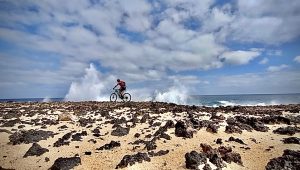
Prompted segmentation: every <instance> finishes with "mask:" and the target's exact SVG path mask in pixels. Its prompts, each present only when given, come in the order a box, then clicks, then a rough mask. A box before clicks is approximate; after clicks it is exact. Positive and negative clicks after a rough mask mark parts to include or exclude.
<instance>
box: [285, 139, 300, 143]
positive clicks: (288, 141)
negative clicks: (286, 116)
mask: <svg viewBox="0 0 300 170" xmlns="http://www.w3.org/2000/svg"><path fill="white" fill-rule="evenodd" d="M283 143H285V144H300V138H297V137H289V138H284V139H283Z"/></svg>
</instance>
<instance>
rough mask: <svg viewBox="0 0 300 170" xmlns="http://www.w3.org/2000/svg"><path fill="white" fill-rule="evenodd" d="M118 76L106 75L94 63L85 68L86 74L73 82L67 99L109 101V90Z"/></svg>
mask: <svg viewBox="0 0 300 170" xmlns="http://www.w3.org/2000/svg"><path fill="white" fill-rule="evenodd" d="M114 80H116V78H115V77H114V76H112V75H110V76H106V77H104V76H103V75H102V74H101V73H100V72H98V71H97V69H96V68H95V66H94V65H93V64H90V67H89V68H87V69H85V75H84V76H83V77H82V78H81V79H79V80H78V81H74V82H72V83H71V86H70V89H69V92H68V94H67V95H66V96H65V100H67V101H85V100H94V101H107V100H109V92H110V91H109V90H108V88H109V87H111V86H112V85H113V84H114V83H113V81H114Z"/></svg>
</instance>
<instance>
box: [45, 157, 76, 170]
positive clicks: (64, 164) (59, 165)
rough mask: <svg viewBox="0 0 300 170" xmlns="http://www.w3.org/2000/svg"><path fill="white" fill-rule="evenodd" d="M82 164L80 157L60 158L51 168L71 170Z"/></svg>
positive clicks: (52, 169) (54, 169)
mask: <svg viewBox="0 0 300 170" xmlns="http://www.w3.org/2000/svg"><path fill="white" fill-rule="evenodd" d="M79 164H81V159H80V157H70V158H62V157H60V158H58V159H56V160H55V162H54V164H53V165H52V166H51V167H50V170H69V169H72V168H74V167H75V166H78V165H79Z"/></svg>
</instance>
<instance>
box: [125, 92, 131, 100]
mask: <svg viewBox="0 0 300 170" xmlns="http://www.w3.org/2000/svg"><path fill="white" fill-rule="evenodd" d="M123 100H124V101H125V102H130V101H131V95H130V94H129V93H124V98H123Z"/></svg>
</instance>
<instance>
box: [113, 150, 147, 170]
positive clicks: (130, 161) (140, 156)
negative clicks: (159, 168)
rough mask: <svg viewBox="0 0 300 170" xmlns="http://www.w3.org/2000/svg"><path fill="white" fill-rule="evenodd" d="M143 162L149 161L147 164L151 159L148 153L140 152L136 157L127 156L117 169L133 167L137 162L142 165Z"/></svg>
mask: <svg viewBox="0 0 300 170" xmlns="http://www.w3.org/2000/svg"><path fill="white" fill-rule="evenodd" d="M143 161H147V162H150V161H151V159H150V158H149V156H148V155H147V153H141V152H138V153H137V154H135V155H125V156H124V157H123V159H122V160H121V162H120V163H119V164H118V165H117V166H116V169H119V168H125V167H127V166H128V165H130V166H131V165H133V164H135V163H136V162H138V163H142V162H143Z"/></svg>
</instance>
